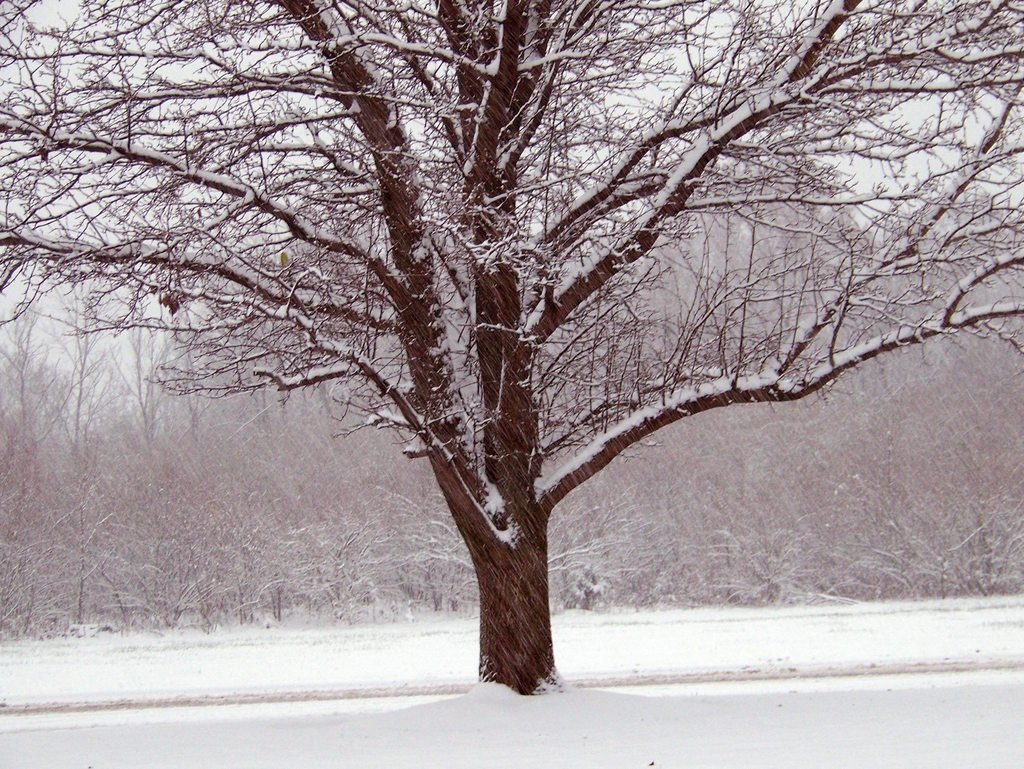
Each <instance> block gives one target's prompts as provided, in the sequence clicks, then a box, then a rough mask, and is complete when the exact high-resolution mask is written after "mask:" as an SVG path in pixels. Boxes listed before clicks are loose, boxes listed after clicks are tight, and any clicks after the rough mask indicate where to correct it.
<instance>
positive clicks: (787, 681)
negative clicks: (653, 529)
mask: <svg viewBox="0 0 1024 769" xmlns="http://www.w3.org/2000/svg"><path fill="white" fill-rule="evenodd" d="M475 631H476V628H475V623H473V622H472V621H463V620H443V621H421V622H416V623H408V624H401V625H385V626H371V627H365V626H364V627H342V628H324V629H314V630H310V629H306V630H294V629H270V630H260V631H245V632H240V631H231V632H225V633H218V634H213V635H202V634H193V633H181V634H173V635H169V636H155V635H146V636H142V635H133V636H124V637H122V636H97V637H95V638H85V639H66V640H65V639H62V640H54V641H46V642H18V643H10V644H3V645H2V646H0V701H3V702H4V703H5V704H6V706H5V707H3V708H0V767H2V769H36V768H37V767H38V768H39V769H61V768H62V767H68V768H69V769H75V768H78V769H86V768H87V767H93V769H116V768H118V767H124V768H125V769H129V768H130V769H136V768H140V767H168V768H170V767H175V768H176V769H191V768H193V767H204V769H206V768H208V769H227V768H228V767H232V769H234V768H236V767H253V768H254V769H255V768H256V767H274V768H275V769H280V768H282V767H288V768H289V769H314V767H315V768H316V769H324V768H326V767H347V766H352V767H356V766H359V767H373V766H382V767H388V769H392V768H395V769H397V768H398V767H428V766H445V767H462V766H466V767H471V766H472V767H481V766H489V767H490V766H519V767H542V768H543V767H549V766H550V767H556V766H557V767H560V768H561V769H573V768H574V767H634V766H636V767H642V766H649V765H652V762H654V763H653V765H654V766H662V767H664V766H678V767H684V766H685V767H723V768H724V767H735V768H736V769H740V768H742V769H767V767H779V768H780V769H781V768H782V767H814V768H815V769H817V768H818V767H830V768H831V767H847V766H848V767H857V769H869V768H872V767H894V768H896V767H899V769H916V768H917V767H921V768H922V769H923V768H926V767H927V768H929V769H930V768H932V767H950V768H952V767H958V769H959V768H960V767H972V769H987V768H993V769H994V768H995V767H1006V768H1007V769H1010V768H1011V767H1012V768H1013V769H1020V767H1021V766H1024V715H1022V713H1024V708H1022V705H1024V597H1021V598H1010V599H996V600H983V601H949V602H931V603H912V604H876V605H859V606H835V607H814V608H794V609H766V610H761V609H758V610H748V609H734V610H733V609H730V610H722V609H715V610H693V611H670V612H629V613H614V614H585V613H573V614H567V615H562V616H559V617H557V618H556V621H555V636H556V652H557V654H558V657H559V662H560V668H561V670H562V672H563V674H564V675H565V676H566V678H568V679H569V680H570V681H575V682H577V683H584V684H586V685H588V686H590V685H595V684H603V685H609V684H611V685H614V686H616V687H617V691H616V692H614V693H612V692H608V691H593V690H576V691H572V692H570V693H569V694H566V695H560V696H552V697H542V698H530V699H523V698H517V697H514V696H511V695H509V696H506V695H505V693H504V692H503V691H502V690H500V689H497V688H496V687H477V688H475V689H473V690H472V691H471V693H470V694H469V695H468V696H462V697H454V698H451V697H450V696H449V697H448V698H447V699H446V698H443V697H442V696H441V694H440V693H442V692H452V691H461V690H463V689H465V688H467V687H469V685H470V684H471V679H472V671H473V669H474V666H475V648H474V647H475ZM627 683H633V684H637V683H645V684H647V685H643V686H637V685H634V686H632V687H629V688H626V687H625V685H626V684H627ZM403 690H404V691H405V693H410V692H412V693H416V694H417V696H414V697H408V696H406V697H402V696H395V695H398V694H401V693H403ZM625 692H629V694H626V693H625ZM637 695H647V696H637ZM212 702H219V703H223V704H218V705H215V706H214V705H210V704H205V705H203V706H199V703H212ZM72 703H77V704H76V705H75V706H74V707H69V705H70V704H72ZM185 703H193V705H192V706H185ZM422 703H428V704H422ZM146 705H148V707H144V706H146ZM171 705H174V706H173V707H172V706H171ZM409 705H415V707H409Z"/></svg>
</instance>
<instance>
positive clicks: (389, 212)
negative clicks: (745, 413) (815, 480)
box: [0, 0, 1024, 693]
mask: <svg viewBox="0 0 1024 769" xmlns="http://www.w3.org/2000/svg"><path fill="white" fill-rule="evenodd" d="M39 14H40V9H39V4H37V3H32V2H28V0H21V1H20V2H16V3H13V4H8V5H6V6H5V7H4V8H3V10H0V30H2V32H0V34H2V40H0V43H2V45H0V48H2V50H3V53H0V73H2V75H0V77H2V78H3V81H2V85H0V94H2V96H3V105H4V106H3V107H0V182H2V184H3V186H4V187H5V188H6V189H8V190H9V191H10V192H9V197H8V200H7V202H6V204H5V206H6V207H5V210H4V219H3V222H2V224H0V248H2V249H3V250H2V251H0V287H7V286H17V287H18V290H25V291H27V292H28V294H29V295H30V296H31V295H34V294H36V293H38V292H39V291H42V290H45V288H46V287H47V286H50V285H53V284H56V283H61V282H72V283H77V282H88V283H89V285H91V286H93V287H94V290H95V292H96V296H97V297H98V298H97V299H96V300H95V301H94V302H93V304H92V306H93V308H94V314H95V319H94V321H95V323H96V325H97V326H98V327H120V328H124V327H132V326H155V327H166V328H170V329H172V330H173V331H174V332H175V334H176V336H177V339H178V341H179V343H180V344H182V345H184V347H185V348H187V349H188V350H190V354H191V355H190V358H189V359H188V360H187V361H186V362H187V367H186V368H184V369H183V370H182V371H181V373H180V375H179V376H178V378H177V379H176V382H177V384H178V386H179V387H180V388H183V389H197V388H202V389H206V390H208V391H212V392H215V393H227V392H234V391H239V390H247V389H252V388H257V387H261V386H264V385H266V384H271V385H274V386H276V387H278V388H280V389H282V390H292V389H297V388H303V387H310V386H315V385H329V386H331V387H332V388H333V392H334V393H335V395H336V397H338V398H339V399H341V400H343V401H344V402H345V403H347V404H348V405H350V406H351V407H352V408H353V409H357V410H359V411H361V412H363V413H364V414H365V416H366V418H367V419H368V420H369V421H370V422H372V423H374V424H377V425H382V426H387V427H392V428H394V429H396V430H397V431H399V432H401V433H404V434H405V435H406V436H407V437H408V439H410V440H411V441H412V442H411V443H410V444H409V446H408V448H407V454H408V455H410V456H412V457H424V458H426V460H427V462H428V463H429V466H430V468H431V471H432V473H433V475H434V477H435V478H436V481H437V483H438V486H439V489H440V491H441V493H442V495H443V497H444V500H445V503H446V505H447V507H448V509H449V511H450V512H451V514H452V518H453V521H454V523H455V526H456V528H457V529H458V531H459V533H460V535H461V536H462V538H463V540H464V541H465V543H466V545H467V548H468V550H469V554H470V557H471V560H472V563H473V567H474V570H475V573H476V578H477V582H478V585H479V593H480V617H481V650H480V675H481V677H482V678H483V679H484V680H493V681H498V682H501V683H504V684H507V685H509V686H511V687H512V688H514V689H515V690H517V691H520V692H523V693H528V692H533V691H536V690H539V689H543V688H545V687H546V686H548V685H550V684H552V683H554V682H556V680H557V674H556V671H555V666H554V654H553V650H552V643H551V631H550V621H549V615H548V605H549V595H548V576H547V569H548V523H549V519H550V517H551V514H552V512H553V510H554V509H555V507H556V506H557V505H558V504H559V503H560V502H561V501H562V500H564V499H565V498H566V497H567V496H568V495H569V494H570V493H571V492H572V491H573V490H574V489H576V488H578V487H580V486H581V484H583V483H585V482H586V481H588V480H590V479H591V478H593V477H594V476H595V475H597V474H598V473H599V472H600V471H601V470H602V469H604V468H605V467H607V466H608V464H610V463H611V462H612V461H613V460H614V459H615V458H616V457H617V456H619V455H620V454H621V453H622V452H623V451H625V450H626V449H628V448H630V447H632V446H636V445H638V444H640V443H641V442H643V441H645V440H647V439H648V438H649V437H650V436H652V435H653V434H654V433H655V432H656V431H658V430H660V429H662V428H664V427H666V426H667V425H669V424H672V423H674V422H677V421H679V420H681V419H683V418H686V417H689V416H692V415H695V414H698V413H701V412H706V411H708V410H711V409H717V408H720V407H723V406H727V405H733V404H738V403H755V402H782V401H791V400H796V399H800V398H804V397H806V396H808V395H810V394H812V393H815V392H819V391H821V390H822V389H823V388H825V387H826V386H828V385H830V384H831V383H832V382H833V381H835V380H836V379H837V378H838V377H840V376H841V375H842V374H844V373H845V372H847V371H849V370H851V369H853V368H855V367H857V366H859V365H861V364H862V363H863V362H864V361H867V360H869V359H871V358H874V357H877V356H879V355H881V354H883V353H887V352H890V351H893V350H896V349H898V348H901V347H905V346H908V345H915V344H919V343H922V342H925V341H927V340H929V339H933V338H937V337H942V336H946V335H948V334H950V333H954V332H958V331H965V330H966V331H980V332H987V333H991V334H996V335H1000V336H1003V337H1005V338H1008V339H1011V340H1012V339H1014V336H1013V335H1014V333H1015V330H1016V329H1017V325H1015V323H1014V321H1015V320H1016V318H1017V317H1018V316H1019V315H1021V314H1024V301H1022V300H1021V299H1020V294H1019V288H1020V286H1019V279H1020V268H1021V266H1022V264H1024V251H1022V248H1021V244H1022V233H1021V224H1022V222H1021V217H1022V214H1021V207H1020V205H1019V204H1020V201H1021V190H1022V186H1021V182H1022V173H1021V172H1022V168H1021V164H1020V157H1019V156H1020V152H1021V145H1020V141H1019V137H1020V129H1021V117H1020V109H1019V101H1020V93H1021V83H1022V82H1024V66H1022V52H1021V48H1020V45H1019V43H1017V42H1016V41H1017V38H1018V37H1019V35H1018V34H1017V32H1018V31H1019V29H1020V28H1021V26H1022V24H1024V11H1022V9H1021V8H1020V7H1019V6H1018V5H1016V4H1014V3H1012V2H999V1H998V0H997V1H996V2H988V0H986V2H947V3H934V4H933V3H906V2H898V1H896V0H879V2H874V3H866V4H865V3H859V2H857V1H856V0H842V1H840V0H835V1H833V2H828V3H825V2H807V3H799V4H795V5H794V4H791V3H764V4H751V3H747V2H729V1H723V2H716V1H712V2H685V3H684V2H679V3H676V2H667V3H666V2H651V3H648V2H644V1H643V0H641V1H640V2H637V1H636V0H629V1H628V2H620V1H619V0H566V1H565V2H561V1H560V0H533V1H527V0H523V1H512V0H509V2H502V3H492V2H463V3H452V2H448V0H440V1H439V2H437V3H436V4H435V3H419V2H412V3H403V4H401V5H396V6H394V7H391V6H388V5H387V4H383V5H382V4H380V3H372V4H370V3H362V2H346V3H334V2H330V3H329V2H324V1H323V0H279V2H258V1H256V0H254V1H253V2H244V3H235V2H232V3H228V2H219V1H218V0H196V1H195V2H184V3H167V4H157V5H155V6H152V7H147V8H144V9H141V10H140V9H139V8H138V6H137V5H136V4H135V3H128V2H120V1H119V0H96V1H95V2H85V3H83V4H82V8H81V11H80V12H77V13H75V14H74V15H73V17H72V18H70V19H66V20H64V21H62V22H60V23H58V24H56V25H55V26H54V25H53V24H51V23H46V24H43V23H42V22H39V19H40V18H41V16H40V15H39ZM33 20H36V23H35V24H34V23H33Z"/></svg>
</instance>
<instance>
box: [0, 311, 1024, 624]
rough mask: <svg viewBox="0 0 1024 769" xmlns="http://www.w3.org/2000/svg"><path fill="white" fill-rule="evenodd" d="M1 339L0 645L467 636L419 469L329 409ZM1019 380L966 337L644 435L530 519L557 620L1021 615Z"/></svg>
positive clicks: (147, 341) (77, 343)
mask: <svg viewBox="0 0 1024 769" xmlns="http://www.w3.org/2000/svg"><path fill="white" fill-rule="evenodd" d="M61 328H62V327H61V326H59V325H56V324H54V322H53V321H51V320H40V319H39V318H38V317H37V316H31V315H29V316H25V317H23V318H21V319H20V320H18V321H17V322H16V323H13V324H10V325H7V326H4V327H2V328H0V635H3V636H7V637H10V636H21V635H28V636H45V635H54V634H63V633H67V632H78V631H80V630H81V626H83V625H97V624H98V625H108V626H110V627H111V628H114V629H121V628H173V627H179V626H199V627H203V628H213V627H216V626H218V625H225V624H230V623H254V622H259V623H268V622H269V623H273V622H286V621H317V620H322V619H334V620H341V621H367V620H369V621H373V620H376V621H381V620H392V619H402V618H404V617H407V616H411V615H415V614H418V613H421V612H428V611H437V612H441V611H443V612H456V613H463V612H472V611H473V610H474V606H475V601H476V596H475V590H476V588H475V586H474V581H473V579H472V574H471V571H470V568H471V567H470V566H469V562H468V557H466V556H465V554H464V552H463V546H462V544H461V543H460V541H459V539H458V537H457V535H456V534H455V532H454V531H453V530H452V527H451V524H450V517H449V515H448V513H447V511H446V509H445V506H444V504H443V502H442V501H441V500H440V498H439V497H437V496H436V492H435V491H434V488H435V487H434V485H433V483H432V481H431V479H430V477H429V473H428V471H427V468H426V467H425V466H423V465H422V464H420V463H422V460H416V459H407V458H405V457H404V456H403V455H402V453H401V449H402V446H401V445H399V444H396V443H395V441H394V436H393V435H390V434H383V433H381V432H378V431H376V430H374V429H372V428H363V429H359V430H354V428H355V427H356V425H354V424H353V423H352V422H351V421H350V420H347V419H346V417H345V415H344V409H343V399H342V398H340V396H339V394H338V393H332V392H330V391H327V390H324V391H318V392H315V393H313V394H312V395H309V394H307V395H303V396H301V397H295V396H293V397H291V398H290V399H287V400H284V399H281V398H279V397H278V395H277V394H276V393H273V392H263V393H256V394H252V395H243V396H235V397H231V398H225V399H220V400H214V399H209V398H204V397H200V396H197V395H189V394H184V395H173V394H171V393H169V392H167V391H166V390H164V389H162V388H161V387H159V386H157V385H156V384H154V382H153V379H154V377H156V376H157V374H158V372H159V370H160V367H161V366H163V365H165V364H167V363H168V362H170V361H172V360H173V359H174V356H175V355H177V354H178V353H177V352H176V351H175V350H174V349H173V348H172V347H171V346H170V345H169V344H167V343H166V342H164V341H161V339H160V338H157V337H152V336H148V335H146V334H145V333H144V332H137V333H134V334H133V335H128V334H125V335H122V336H121V337H119V338H117V339H116V340H114V341H111V340H110V339H109V338H106V337H100V336H75V335H73V334H69V333H65V332H63V331H61ZM1022 366H1024V358H1022V357H1021V356H1020V354H1019V353H1018V352H1017V351H1015V350H1012V349H1011V348H1010V347H1009V346H999V345H998V344H993V343H988V344H981V343H977V342H975V341H973V340H965V341H963V342H961V343H959V344H958V345H953V344H948V345H946V346H941V345H940V346H938V347H936V348H935V349H933V350H931V351H930V352H929V354H928V355H924V354H923V353H922V352H921V351H911V352H908V353H906V354H905V355H903V356H899V357H897V358H895V359H892V360H889V361H888V362H887V364H886V365H885V367H883V366H881V365H877V364H874V365H871V366H869V367H866V368H865V370H864V371H863V372H860V373H858V374H856V375H853V376H851V377H848V378H846V379H844V380H842V381H841V382H840V383H839V384H838V385H837V386H836V387H835V388H833V389H832V390H831V391H830V392H829V393H827V394H826V395H825V396H823V397H822V398H819V399H816V400H815V401H814V402H811V403H798V404H792V405H785V406H748V407H743V408H738V409H729V410H727V411H728V413H723V412H715V413H713V414H709V415H705V416H702V417H699V418H696V419H692V420H686V422H685V424H684V425H680V426H678V427H676V428H674V429H671V430H668V431H666V432H664V434H663V436H662V440H660V441H658V442H657V443H656V444H652V445H650V446H647V447H644V448H643V449H642V450H638V451H634V452H633V453H632V454H631V455H630V456H629V457H627V458H625V459H620V460H618V461H617V463H616V465H615V466H613V467H611V468H610V469H609V471H608V472H606V473H604V474H603V475H602V476H601V477H600V478H598V479H596V480H595V481H594V482H593V483H592V484H590V485H588V486H586V487H585V488H583V489H581V490H580V491H578V492H576V493H575V495H574V496H572V497H570V498H569V499H568V500H567V501H566V503H565V504H563V505H562V506H561V507H560V508H559V510H558V512H557V513H556V518H555V520H554V521H553V529H552V547H551V553H550V566H551V580H552V581H551V590H552V603H553V606H554V608H555V609H565V608H581V609H596V608H601V607H609V606H616V607H618V606H655V605H671V606H688V605H704V604H776V603H799V602H821V601H860V600H874V599H894V598H924V597H941V596H964V595H992V594H999V593H1013V592H1020V591H1022V590H1024V388H1022V387H1021V384H1022V379H1021V370H1022Z"/></svg>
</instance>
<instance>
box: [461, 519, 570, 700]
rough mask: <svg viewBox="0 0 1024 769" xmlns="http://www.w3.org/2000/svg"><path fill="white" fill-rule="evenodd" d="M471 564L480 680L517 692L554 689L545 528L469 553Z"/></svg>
mask: <svg viewBox="0 0 1024 769" xmlns="http://www.w3.org/2000/svg"><path fill="white" fill-rule="evenodd" d="M474 550H475V549H474V548H472V547H471V552H474ZM473 564H474V567H475V569H476V576H477V585H478V587H479V591H480V680H481V681H487V682H493V683H499V684H504V685H505V686H508V687H509V688H511V689H512V690H514V691H516V692H518V693H519V694H537V693H540V692H542V691H545V690H551V689H557V688H559V686H560V682H559V681H560V679H559V676H558V672H557V670H556V669H555V654H554V645H553V643H552V638H551V611H550V606H549V604H548V554H547V534H546V532H542V533H541V534H540V536H537V535H536V534H534V535H532V536H522V537H520V538H519V539H518V540H517V541H516V542H515V543H514V544H512V545H507V544H503V543H501V544H495V545H492V546H490V547H487V548H485V549H484V550H483V551H482V552H480V551H477V552H474V555H473Z"/></svg>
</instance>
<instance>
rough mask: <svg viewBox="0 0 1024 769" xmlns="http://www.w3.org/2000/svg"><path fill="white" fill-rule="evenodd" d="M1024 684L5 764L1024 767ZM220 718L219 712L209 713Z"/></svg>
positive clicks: (18, 743)
mask: <svg viewBox="0 0 1024 769" xmlns="http://www.w3.org/2000/svg"><path fill="white" fill-rule="evenodd" d="M1022 700H1024V681H1021V680H1018V682H1017V683H1016V684H1003V685H983V686H977V685H973V686H966V685H961V686H945V687H937V688H911V689H897V690H894V691H885V690H866V691H854V692H850V691H844V690H837V691H824V692H799V691H796V692H789V693H777V694H753V695H743V694H739V695H731V696H726V697H716V696H684V697H640V696H635V695H624V694H615V693H609V692H603V691H586V690H577V691H572V692H569V693H567V694H563V695H550V696H545V697H534V698H521V697H517V696H516V695H514V694H511V693H510V692H508V691H507V690H502V689H501V688H500V687H495V686H493V685H492V686H481V687H477V688H476V689H474V690H473V691H472V692H471V693H470V694H469V695H467V696H464V697H458V698H455V699H450V700H446V701H442V702H437V703H433V704H430V705H421V706H417V707H413V708H408V709H404V710H398V711H393V712H390V713H384V714H377V715H332V716H301V717H295V716H292V717H278V718H274V719H255V720H244V721H232V720H218V719H215V718H214V719H208V720H205V721H200V722H173V721H172V722H165V723H151V724H142V725H124V724H121V725H115V726H107V727H95V728H91V729H62V730H54V731H19V732H13V733H7V734H0V765H2V766H4V767H5V769H87V767H92V768H93V769H242V768H244V769H283V768H284V767H287V769H340V768H342V767H353V768H355V767H359V769H367V768H370V769H372V768H373V767H381V768H382V769H406V768H407V767H408V768H409V769H420V768H422V767H444V768H445V769H463V768H466V769H470V768H472V769H480V767H493V768H494V769H500V768H501V767H510V768H511V767H515V768H516V769H523V768H524V767H525V768H529V769H604V768H605V767H607V769H633V768H636V769H640V768H641V767H647V766H654V767H663V768H664V767H679V768H680V769H682V768H683V767H685V768H686V769H701V768H704V769H710V768H712V767H715V768H717V769H784V768H785V769H790V768H792V769H826V768H827V769H846V768H848V769H966V768H970V769H1020V766H1021V761H1022V758H1024V729H1021V728H1020V727H1021V718H1022V717H1021V710H1020V703H1021V702H1022ZM204 710H217V708H204Z"/></svg>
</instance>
